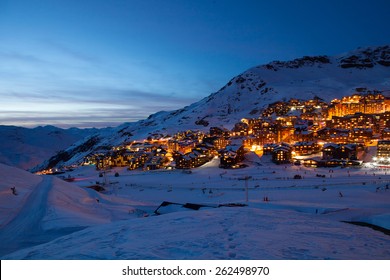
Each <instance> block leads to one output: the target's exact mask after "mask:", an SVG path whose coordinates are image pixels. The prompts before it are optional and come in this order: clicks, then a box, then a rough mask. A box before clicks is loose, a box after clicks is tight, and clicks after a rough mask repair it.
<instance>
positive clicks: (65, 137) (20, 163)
mask: <svg viewBox="0 0 390 280" xmlns="http://www.w3.org/2000/svg"><path fill="white" fill-rule="evenodd" d="M96 131H97V129H78V128H71V129H61V128H58V127H54V126H44V127H42V126H39V127H36V128H24V127H16V126H0V163H5V164H8V165H12V166H17V167H20V168H22V169H29V168H32V167H34V166H36V165H38V164H41V163H42V162H43V160H45V159H47V158H49V157H51V156H53V155H55V154H56V153H58V152H59V151H61V150H63V149H66V148H67V147H69V146H70V145H72V144H73V143H75V142H76V141H79V140H81V139H83V138H84V137H86V136H87V135H89V134H91V133H94V132H96Z"/></svg>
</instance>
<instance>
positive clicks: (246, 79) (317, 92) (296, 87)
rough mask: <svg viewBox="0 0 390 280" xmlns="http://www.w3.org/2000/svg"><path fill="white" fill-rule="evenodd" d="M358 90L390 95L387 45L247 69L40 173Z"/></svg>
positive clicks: (97, 138)
mask: <svg viewBox="0 0 390 280" xmlns="http://www.w3.org/2000/svg"><path fill="white" fill-rule="evenodd" d="M357 88H367V89H369V90H380V91H383V94H385V95H388V94H390V46H381V47H370V48H359V49H357V50H354V51H351V52H349V53H346V54H342V55H339V56H335V57H330V56H312V57H309V56H305V57H302V58H298V59H295V60H292V61H286V62H281V61H274V62H271V63H269V64H266V65H261V66H257V67H254V68H251V69H249V70H247V71H245V72H243V73H242V74H240V75H238V76H236V77H234V78H233V79H231V80H230V81H229V82H228V83H227V84H226V85H225V86H224V87H223V88H221V89H220V90H219V91H217V92H215V93H213V94H211V95H209V96H208V97H205V98H203V99H202V100H200V101H198V102H196V103H193V104H191V105H189V106H186V107H184V108H182V109H179V110H175V111H170V112H166V111H162V112H158V113H155V114H153V115H150V116H149V117H148V118H147V119H145V120H141V121H138V122H134V123H125V124H123V125H121V126H119V127H117V128H114V129H111V130H109V131H105V132H104V133H98V134H96V135H94V136H93V137H89V138H86V139H84V140H82V141H80V142H78V143H76V144H75V145H73V146H71V147H70V148H68V149H67V150H66V151H65V152H63V153H61V154H57V155H56V156H55V157H53V158H51V159H50V160H48V161H47V162H45V163H44V164H43V165H41V166H39V167H38V169H44V168H47V167H53V166H58V165H61V164H64V163H65V164H70V163H74V162H78V161H80V160H81V159H82V158H83V157H84V156H85V155H87V154H89V153H90V152H92V151H94V150H97V149H101V148H104V147H107V146H110V145H119V144H121V143H123V142H124V141H128V140H137V139H144V138H146V137H148V136H149V135H151V134H153V133H157V134H163V135H166V134H171V133H174V132H176V131H179V130H187V129H197V130H208V129H209V127H211V126H224V127H227V128H230V127H232V126H233V125H234V123H236V122H237V121H239V120H240V119H242V118H244V117H257V116H258V115H259V113H260V111H261V110H262V109H264V108H266V107H267V106H268V105H269V104H271V103H273V102H276V101H283V100H289V99H290V98H299V99H311V98H314V97H319V98H322V99H323V100H325V101H328V102H329V101H330V100H332V99H334V98H340V97H342V96H346V95H350V94H353V93H355V92H356V89H357Z"/></svg>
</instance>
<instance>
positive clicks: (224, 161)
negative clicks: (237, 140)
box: [220, 145, 245, 168]
mask: <svg viewBox="0 0 390 280" xmlns="http://www.w3.org/2000/svg"><path fill="white" fill-rule="evenodd" d="M244 153H245V150H244V146H242V145H241V146H240V145H230V146H227V147H226V148H225V149H223V150H221V151H220V167H222V168H231V167H234V166H235V165H237V164H238V163H239V162H241V161H243V160H244Z"/></svg>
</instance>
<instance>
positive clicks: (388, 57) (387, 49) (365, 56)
mask: <svg viewBox="0 0 390 280" xmlns="http://www.w3.org/2000/svg"><path fill="white" fill-rule="evenodd" d="M339 65H340V67H342V68H358V69H364V68H372V67H374V66H375V65H382V66H386V67H388V66H390V46H387V45H386V46H380V47H367V48H359V49H357V50H355V51H352V52H350V53H349V54H347V55H346V56H343V57H340V59H339Z"/></svg>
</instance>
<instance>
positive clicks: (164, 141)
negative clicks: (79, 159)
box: [85, 89, 390, 170]
mask: <svg viewBox="0 0 390 280" xmlns="http://www.w3.org/2000/svg"><path fill="white" fill-rule="evenodd" d="M358 91H364V90H363V89H359V90H358ZM370 146H377V155H376V157H375V158H374V159H376V160H377V161H378V162H382V163H383V162H386V161H388V162H389V163H390V100H389V99H387V98H385V97H384V95H382V93H380V92H376V91H374V92H370V91H367V90H366V91H365V93H362V92H358V93H356V94H354V95H351V96H347V97H344V98H342V99H341V100H333V101H332V102H331V103H330V104H328V103H326V102H324V101H323V100H322V99H320V98H314V99H312V100H306V101H303V100H298V99H290V100H289V101H287V102H276V103H273V104H270V105H269V106H268V108H266V109H265V110H263V111H262V112H261V115H260V116H259V117H258V118H246V119H242V120H241V121H240V122H238V123H236V124H235V125H234V127H233V128H232V129H230V130H229V129H226V128H222V127H211V128H210V129H209V131H208V132H201V131H183V132H179V133H177V134H175V135H173V136H167V137H164V138H158V139H151V138H149V139H148V140H145V141H142V142H131V143H126V144H124V145H123V146H121V147H114V148H113V149H112V150H111V151H110V152H108V153H101V154H99V153H97V154H95V155H92V156H90V157H87V158H86V159H85V163H86V164H91V163H93V164H96V167H97V168H98V169H103V168H106V167H108V166H126V167H128V168H129V169H130V170H134V169H143V170H155V169H160V168H176V169H190V168H195V167H199V166H201V165H203V164H205V163H207V162H208V161H210V160H211V159H212V158H215V157H219V159H220V167H222V168H239V167H241V166H243V165H242V161H243V160H244V155H245V153H246V152H248V151H253V152H255V153H257V154H258V155H259V156H262V155H263V154H269V155H271V156H272V160H273V161H274V162H275V163H277V164H285V163H295V164H307V165H311V166H338V165H358V164H360V163H361V159H359V154H362V153H364V152H365V151H367V150H368V147H370Z"/></svg>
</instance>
